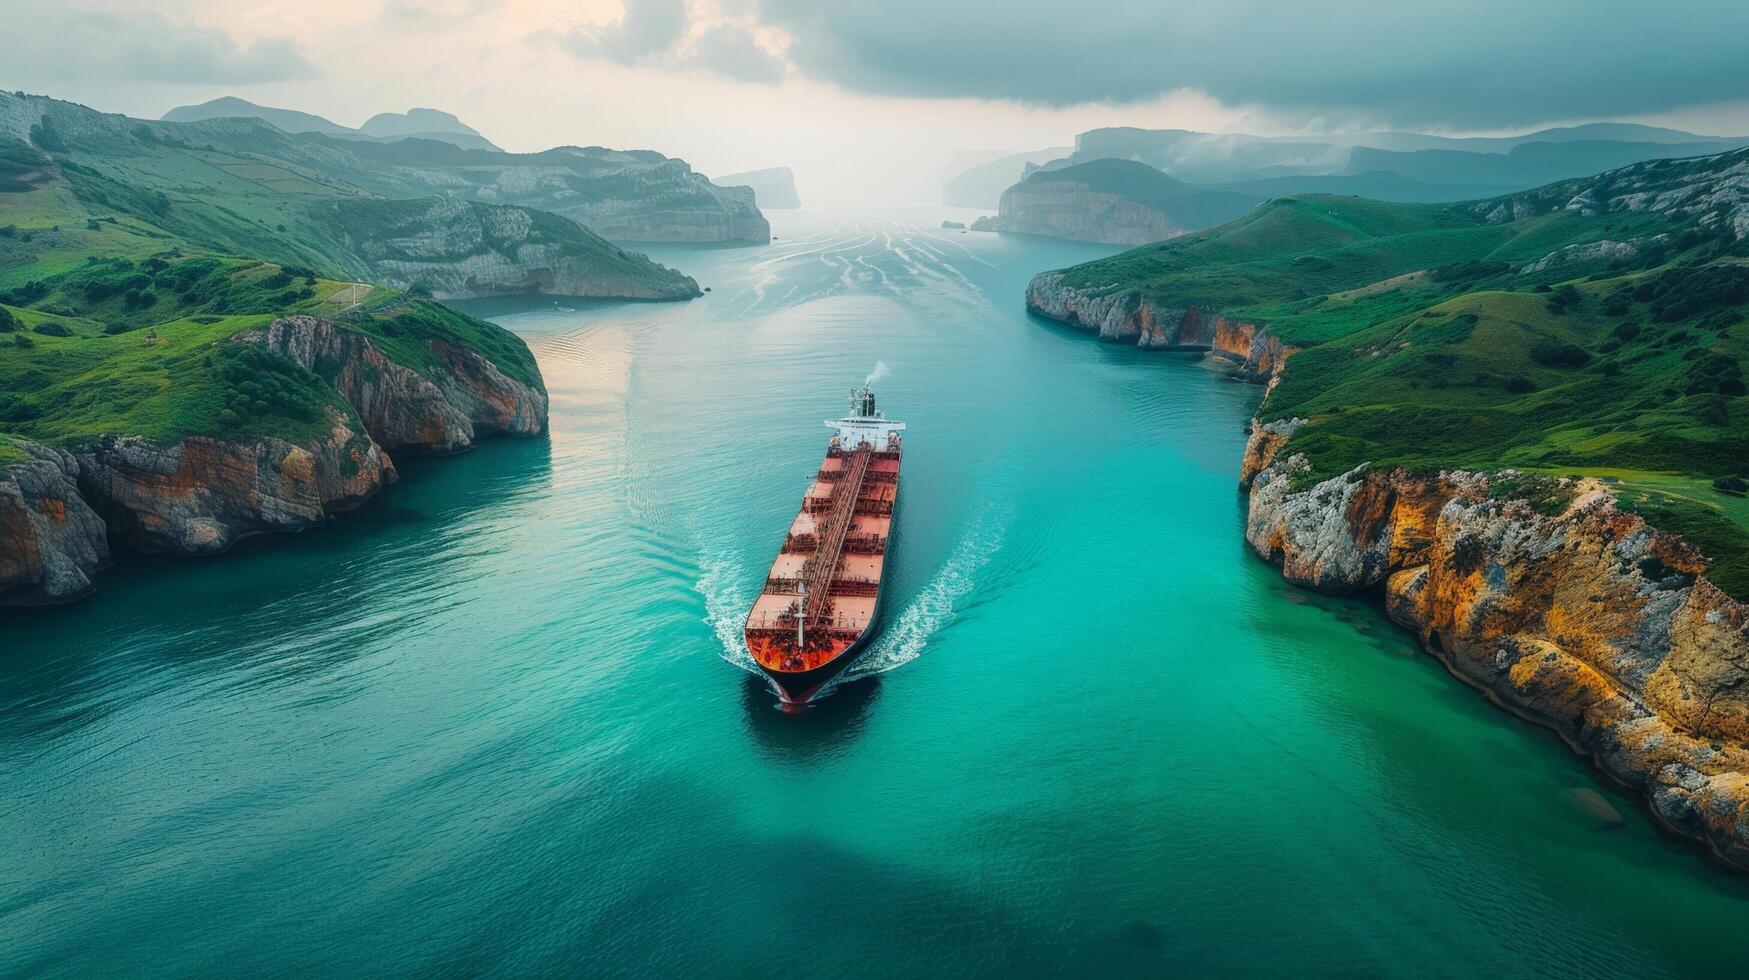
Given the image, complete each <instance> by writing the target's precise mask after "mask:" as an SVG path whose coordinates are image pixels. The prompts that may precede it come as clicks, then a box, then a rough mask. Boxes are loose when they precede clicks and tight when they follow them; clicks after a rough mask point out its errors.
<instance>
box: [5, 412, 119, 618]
mask: <svg viewBox="0 0 1749 980" xmlns="http://www.w3.org/2000/svg"><path fill="white" fill-rule="evenodd" d="M16 445H17V446H18V448H20V449H21V450H22V451H23V453H24V455H25V457H26V458H25V459H23V460H21V461H18V462H14V463H12V464H10V465H7V464H3V463H0V603H3V604H6V605H35V604H38V603H47V602H66V601H68V600H72V599H78V598H80V597H82V596H85V595H87V594H89V593H90V592H91V590H92V589H94V588H95V587H96V586H95V585H94V584H93V579H94V577H95V576H96V574H97V572H98V570H99V569H101V568H103V567H104V566H105V565H108V564H109V539H108V537H107V536H106V535H105V533H104V525H103V521H102V519H101V518H99V517H98V516H97V514H96V513H95V512H93V511H92V509H91V506H90V505H89V504H87V503H86V502H85V498H84V497H81V496H80V495H79V461H78V460H77V459H75V458H74V456H73V454H72V453H70V452H67V451H66V450H64V449H52V448H50V447H48V446H40V445H37V444H36V443H33V442H22V441H20V442H18V443H16Z"/></svg>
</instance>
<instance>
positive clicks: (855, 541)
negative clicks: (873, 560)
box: [844, 534, 887, 555]
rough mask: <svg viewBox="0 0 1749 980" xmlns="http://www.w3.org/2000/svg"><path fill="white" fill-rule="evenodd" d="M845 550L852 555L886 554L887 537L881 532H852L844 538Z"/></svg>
mask: <svg viewBox="0 0 1749 980" xmlns="http://www.w3.org/2000/svg"><path fill="white" fill-rule="evenodd" d="M844 551H845V552H846V553H847V554H852V555H884V554H886V553H887V539H886V536H885V535H881V534H852V535H850V536H849V537H847V538H845V539H844Z"/></svg>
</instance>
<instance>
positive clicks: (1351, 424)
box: [1065, 150, 1749, 598]
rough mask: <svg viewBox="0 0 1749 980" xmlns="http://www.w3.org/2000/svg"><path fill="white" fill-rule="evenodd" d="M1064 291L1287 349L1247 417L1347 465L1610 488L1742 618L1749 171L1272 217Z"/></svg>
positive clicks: (1075, 274)
mask: <svg viewBox="0 0 1749 980" xmlns="http://www.w3.org/2000/svg"><path fill="white" fill-rule="evenodd" d="M1065 276H1066V279H1065V285H1068V286H1072V287H1077V288H1080V289H1084V290H1089V291H1093V292H1099V293H1105V292H1110V291H1120V290H1128V291H1133V292H1134V293H1135V295H1136V298H1137V300H1138V301H1146V302H1148V303H1149V304H1151V305H1152V306H1154V307H1155V308H1156V309H1157V310H1175V309H1187V308H1194V309H1198V310H1200V311H1203V312H1205V313H1212V314H1220V315H1223V316H1227V317H1230V318H1234V319H1237V320H1242V321H1247V322H1251V323H1255V324H1257V325H1258V326H1260V327H1263V328H1264V329H1267V330H1268V331H1269V332H1270V333H1272V334H1274V335H1276V336H1277V337H1279V338H1280V339H1281V340H1282V341H1283V342H1284V343H1286V344H1288V345H1289V346H1291V347H1293V348H1297V352H1296V353H1294V354H1293V355H1292V356H1291V357H1290V358H1289V359H1288V360H1287V362H1286V366H1285V368H1284V371H1283V373H1282V376H1281V378H1280V382H1279V384H1278V385H1277V387H1276V388H1275V389H1274V390H1273V392H1272V393H1271V394H1270V396H1269V397H1268V399H1267V401H1266V403H1265V404H1264V406H1263V407H1262V409H1261V411H1260V417H1261V418H1262V419H1263V420H1264V421H1269V420H1274V419H1281V418H1292V417H1298V418H1304V419H1307V420H1309V421H1310V423H1311V424H1309V425H1307V426H1305V427H1304V428H1303V429H1301V430H1300V432H1299V433H1298V434H1297V435H1296V436H1295V437H1294V438H1293V440H1292V441H1291V442H1290V444H1289V446H1288V447H1287V449H1286V451H1287V452H1301V453H1304V454H1306V456H1307V458H1308V459H1309V460H1310V461H1311V463H1312V472H1311V473H1310V474H1308V476H1307V477H1306V479H1307V480H1321V479H1325V478H1328V477H1330V476H1334V475H1336V474H1339V473H1344V472H1347V471H1348V470H1350V469H1352V468H1354V467H1355V466H1358V465H1360V464H1362V463H1371V464H1373V465H1375V466H1397V467H1403V468H1406V469H1409V470H1415V471H1426V470H1438V469H1452V468H1466V469H1481V470H1498V469H1505V468H1517V469H1522V470H1527V471H1531V472H1546V473H1552V474H1572V475H1589V476H1597V477H1602V478H1604V479H1605V480H1607V481H1609V482H1611V483H1612V484H1613V486H1614V487H1615V489H1616V490H1617V492H1618V497H1619V500H1620V502H1621V505H1622V506H1623V507H1625V508H1629V509H1638V510H1640V511H1641V512H1642V513H1643V514H1644V515H1645V516H1646V517H1647V518H1648V520H1650V521H1651V522H1652V523H1653V524H1654V525H1655V526H1659V527H1663V528H1667V529H1669V530H1673V531H1678V532H1680V533H1682V534H1683V535H1684V536H1686V537H1688V538H1689V540H1690V541H1691V542H1693V543H1694V544H1696V545H1698V546H1699V547H1700V548H1701V549H1702V550H1703V551H1705V552H1706V553H1707V554H1708V555H1709V556H1710V557H1711V558H1712V559H1713V561H1714V562H1715V568H1714V570H1713V572H1712V574H1711V577H1712V578H1713V580H1714V581H1715V582H1716V583H1717V584H1718V585H1719V586H1720V587H1721V588H1724V589H1725V590H1726V591H1728V592H1730V593H1732V594H1733V595H1735V596H1738V597H1739V598H1745V597H1749V498H1746V497H1745V493H1746V492H1749V398H1746V397H1745V395H1746V392H1749V388H1746V385H1745V377H1746V374H1749V372H1746V371H1745V359H1746V357H1749V150H1742V151H1734V152H1732V153H1727V154H1722V155H1719V156H1713V157H1705V158H1699V159H1691V160H1666V161H1654V162H1649V163H1644V164H1639V165H1636V166H1633V167H1628V168H1625V169H1622V170H1616V171H1611V172H1609V173H1606V174H1602V175H1599V176H1596V177H1589V178H1583V179H1579V180H1569V181H1563V182H1560V183H1557V184H1552V185H1549V186H1547V187H1544V188H1540V189H1537V190H1534V191H1528V192H1525V193H1522V194H1516V195H1512V196H1510V197H1506V198H1500V199H1494V200H1489V201H1483V202H1470V203H1463V204H1453V205H1409V204H1385V203H1379V202H1374V201H1367V200H1361V199H1357V198H1341V197H1326V196H1309V197H1292V198H1280V199H1275V200H1271V201H1269V202H1267V203H1265V204H1263V205H1260V206H1259V207H1257V208H1256V209H1255V210H1253V211H1252V212H1251V213H1249V214H1248V215H1246V216H1245V217H1243V218H1241V219H1239V220H1237V221H1234V222H1231V223H1229V224H1226V225H1223V226H1221V227H1219V228H1214V229H1211V230H1209V231H1206V232H1203V233H1201V234H1197V235H1193V236H1187V237H1184V238H1179V239H1174V240H1172V241H1168V242H1163V243H1158V244H1153V245H1146V246H1143V247H1141V248H1136V249H1132V250H1130V251H1128V252H1124V253H1122V254H1119V255H1116V256H1112V257H1110V258H1107V259H1102V260H1099V261H1095V262H1089V263H1086V264H1084V265H1080V266H1076V267H1074V268H1072V269H1069V270H1067V271H1066V273H1065Z"/></svg>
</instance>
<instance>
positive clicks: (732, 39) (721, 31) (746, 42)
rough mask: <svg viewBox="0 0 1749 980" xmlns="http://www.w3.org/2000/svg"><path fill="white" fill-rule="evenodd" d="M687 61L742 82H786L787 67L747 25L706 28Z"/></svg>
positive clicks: (724, 25) (697, 39)
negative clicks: (756, 41)
mask: <svg viewBox="0 0 1749 980" xmlns="http://www.w3.org/2000/svg"><path fill="white" fill-rule="evenodd" d="M683 64H687V65H692V66H696V67H698V68H702V69H704V70H706V71H712V72H715V73H717V74H719V75H723V76H726V77H728V78H733V79H735V80H736V81H742V82H758V83H762V84H768V85H769V84H774V83H776V82H780V81H783V76H784V75H785V73H786V71H787V69H786V68H785V67H784V64H783V62H781V61H779V60H777V59H776V58H774V57H772V56H771V54H770V53H768V52H767V51H766V50H765V49H764V48H761V47H760V46H759V45H758V44H757V43H755V42H754V40H753V35H752V33H750V32H749V31H747V30H746V29H745V28H741V27H734V26H732V25H729V24H716V25H713V26H711V27H707V28H705V30H704V31H703V33H701V34H699V36H698V37H697V38H696V39H695V40H694V41H693V52H692V56H691V57H690V58H688V59H686V60H685V61H683Z"/></svg>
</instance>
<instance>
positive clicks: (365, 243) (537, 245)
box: [322, 197, 703, 300]
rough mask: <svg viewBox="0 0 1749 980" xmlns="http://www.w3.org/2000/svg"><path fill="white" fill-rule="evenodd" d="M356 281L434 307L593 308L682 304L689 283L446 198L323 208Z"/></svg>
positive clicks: (568, 224)
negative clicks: (509, 301) (418, 290)
mask: <svg viewBox="0 0 1749 980" xmlns="http://www.w3.org/2000/svg"><path fill="white" fill-rule="evenodd" d="M322 217H323V220H324V221H325V222H326V223H328V224H330V225H332V226H333V227H334V228H335V229H337V230H338V231H339V233H340V244H341V245H342V247H343V248H344V249H345V250H346V252H348V253H350V254H352V255H355V256H357V257H358V259H359V260H360V261H361V262H362V263H363V271H364V274H365V276H366V278H368V279H370V280H371V281H373V282H380V283H383V284H385V285H389V286H394V287H396V288H398V289H407V288H410V287H413V286H415V285H418V286H421V287H424V288H426V289H428V290H430V292H431V295H432V296H434V297H437V298H439V299H457V298H467V297H477V296H505V295H522V294H528V293H542V294H549V295H556V296H583V297H594V298H603V299H654V300H662V299H690V298H692V297H695V296H700V295H703V294H702V293H701V292H700V291H699V288H698V283H697V282H695V281H694V280H693V279H692V277H691V276H686V275H682V274H681V273H679V272H676V271H675V270H673V269H670V268H668V267H667V266H663V265H660V264H658V263H656V262H653V261H651V260H650V259H649V257H648V256H645V255H643V254H642V253H639V252H630V251H627V250H625V249H623V248H620V247H619V246H617V245H614V244H612V243H610V242H608V241H607V240H605V239H603V238H602V237H601V236H599V235H597V234H595V233H594V232H592V231H590V230H589V229H587V228H584V227H582V226H581V225H578V224H577V223H576V222H574V221H572V220H570V219H568V218H563V217H560V216H558V215H554V214H544V213H542V212H539V211H534V210H531V209H529V208H525V207H514V206H510V205H500V204H484V203H481V202H479V201H468V200H462V199H459V198H453V197H430V198H424V199H420V200H412V201H387V200H377V199H372V198H360V199H352V200H347V201H342V202H339V203H336V204H333V205H329V206H327V208H326V210H325V211H323V212H322Z"/></svg>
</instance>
